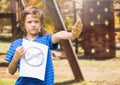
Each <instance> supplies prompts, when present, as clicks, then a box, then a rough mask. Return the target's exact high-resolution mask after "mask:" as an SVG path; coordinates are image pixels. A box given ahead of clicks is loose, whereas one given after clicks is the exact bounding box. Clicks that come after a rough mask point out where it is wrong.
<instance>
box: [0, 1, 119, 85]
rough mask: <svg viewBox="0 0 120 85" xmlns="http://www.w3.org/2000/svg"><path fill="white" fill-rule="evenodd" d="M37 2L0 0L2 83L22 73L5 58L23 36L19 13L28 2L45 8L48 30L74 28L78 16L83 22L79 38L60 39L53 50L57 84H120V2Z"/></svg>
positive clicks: (9, 84) (10, 82)
mask: <svg viewBox="0 0 120 85" xmlns="http://www.w3.org/2000/svg"><path fill="white" fill-rule="evenodd" d="M37 1H38V0H11V1H9V0H1V1H0V4H1V10H0V85H14V83H15V80H16V79H17V78H18V76H19V73H18V72H16V73H15V74H14V75H10V74H9V73H8V69H7V66H8V63H6V62H5V60H4V58H5V56H6V53H7V51H8V48H9V46H10V44H11V42H12V41H13V40H15V39H18V38H21V37H23V32H22V30H21V29H20V14H21V12H22V11H23V9H24V8H25V7H26V6H29V5H36V6H38V7H40V8H42V9H43V10H44V11H45V13H46V15H47V17H46V18H47V20H46V22H47V24H46V28H47V31H48V32H49V33H54V32H57V31H60V30H66V31H67V30H68V31H71V28H72V25H74V23H75V21H76V20H77V18H78V17H80V18H81V20H82V23H83V30H82V33H81V36H80V37H79V38H77V39H74V40H72V39H71V40H66V41H64V40H63V41H60V43H59V49H58V50H56V51H51V52H52V56H53V57H52V59H53V65H54V71H55V85H120V72H119V71H120V1H119V0H106V1H104V0H101V1H100V0H40V3H38V2H37ZM56 1H57V2H56ZM81 1H82V2H81ZM31 3H32V4H31ZM81 3H82V4H81ZM6 4H7V6H8V7H7V6H6ZM57 5H58V6H59V8H58V7H57ZM46 10H47V11H46ZM51 21H52V23H53V24H52V23H51ZM51 24H52V25H51Z"/></svg>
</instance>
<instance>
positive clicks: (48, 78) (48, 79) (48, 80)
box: [5, 34, 58, 85]
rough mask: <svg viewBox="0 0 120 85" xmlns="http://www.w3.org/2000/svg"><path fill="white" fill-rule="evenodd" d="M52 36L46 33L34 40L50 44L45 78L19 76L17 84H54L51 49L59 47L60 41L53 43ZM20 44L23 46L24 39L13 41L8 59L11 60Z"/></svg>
mask: <svg viewBox="0 0 120 85" xmlns="http://www.w3.org/2000/svg"><path fill="white" fill-rule="evenodd" d="M51 36H52V35H51V34H49V35H44V36H42V37H40V36H38V37H36V39H34V40H33V41H34V42H38V43H41V44H45V45H47V46H48V54H47V63H46V72H45V80H44V81H41V80H39V79H35V78H30V77H19V78H18V79H17V81H16V84H15V85H54V69H53V64H52V57H51V50H55V49H57V48H58V43H56V44H52V39H51ZM25 39H27V38H25ZM18 46H22V39H17V40H15V41H14V42H12V44H11V46H10V48H9V51H8V53H7V55H6V58H5V60H6V61H8V62H11V60H12V58H13V56H14V53H15V51H16V48H17V47H18ZM19 68H20V61H18V69H19Z"/></svg>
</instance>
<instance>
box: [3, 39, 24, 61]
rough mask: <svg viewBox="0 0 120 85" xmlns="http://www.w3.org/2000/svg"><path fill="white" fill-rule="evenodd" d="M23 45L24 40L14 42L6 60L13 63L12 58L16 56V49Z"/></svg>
mask: <svg viewBox="0 0 120 85" xmlns="http://www.w3.org/2000/svg"><path fill="white" fill-rule="evenodd" d="M21 45H22V39H18V40H16V41H14V42H13V43H12V44H11V45H10V48H9V50H8V53H7V55H6V57H5V60H6V61H7V62H11V60H12V58H13V56H14V53H15V51H16V48H17V47H18V46H21Z"/></svg>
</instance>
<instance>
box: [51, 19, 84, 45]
mask: <svg viewBox="0 0 120 85" xmlns="http://www.w3.org/2000/svg"><path fill="white" fill-rule="evenodd" d="M82 26H83V24H82V22H81V20H80V19H78V20H77V21H76V23H75V25H74V26H73V29H72V31H71V32H67V31H59V32H57V33H55V34H53V36H52V43H53V44H55V43H57V42H59V40H61V39H72V38H78V37H79V35H80V33H81V32H82Z"/></svg>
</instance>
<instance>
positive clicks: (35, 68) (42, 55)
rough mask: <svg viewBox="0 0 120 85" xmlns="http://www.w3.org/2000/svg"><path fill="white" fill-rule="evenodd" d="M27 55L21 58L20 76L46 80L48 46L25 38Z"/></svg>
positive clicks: (24, 44)
mask: <svg viewBox="0 0 120 85" xmlns="http://www.w3.org/2000/svg"><path fill="white" fill-rule="evenodd" d="M22 45H23V46H24V48H25V51H26V52H25V55H24V56H23V57H22V58H21V60H20V76H23V77H33V78H37V79H40V80H43V81H44V77H45V69H46V61H47V53H48V46H46V45H44V44H40V43H36V42H33V41H29V40H25V39H23V43H22Z"/></svg>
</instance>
